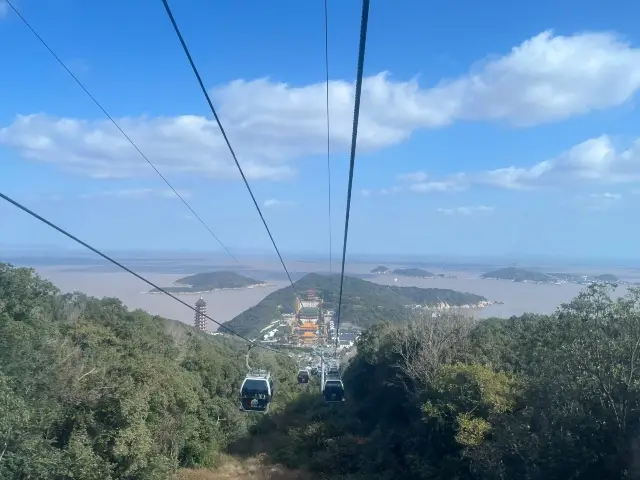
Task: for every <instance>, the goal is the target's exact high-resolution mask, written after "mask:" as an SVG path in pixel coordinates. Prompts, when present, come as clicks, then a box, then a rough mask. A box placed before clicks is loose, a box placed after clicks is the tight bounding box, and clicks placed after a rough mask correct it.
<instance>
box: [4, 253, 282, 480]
mask: <svg viewBox="0 0 640 480" xmlns="http://www.w3.org/2000/svg"><path fill="white" fill-rule="evenodd" d="M245 352H246V349H245V348H244V345H243V343H241V342H236V341H233V340H229V339H224V338H222V337H213V336H210V335H206V334H199V333H196V332H195V331H193V330H192V329H191V328H190V327H188V326H185V325H183V324H180V323H178V322H173V321H170V320H166V319H164V318H161V317H154V316H150V315H148V314H147V313H145V312H142V311H139V310H137V311H128V310H127V309H126V308H125V307H124V306H123V305H122V303H121V302H120V301H119V300H117V299H103V300H98V299H95V298H89V297H87V296H85V295H82V294H77V295H61V294H60V293H59V292H58V291H57V289H56V288H55V287H54V286H53V285H52V284H51V283H49V282H47V281H45V280H42V279H40V278H38V277H37V276H36V275H35V274H34V273H33V271H31V270H28V269H21V268H13V267H10V266H8V265H6V264H0V478H2V479H37V480H39V479H42V480H58V479H59V480H62V479H65V480H66V479H77V480H93V479H95V480H108V479H137V480H143V479H165V478H169V476H170V474H171V473H172V472H173V471H174V470H175V469H176V468H177V467H179V466H184V467H196V466H200V467H206V466H214V465H215V463H216V461H217V455H218V453H219V452H221V451H223V450H224V449H225V447H226V445H227V444H228V443H229V442H232V441H234V440H236V439H237V438H238V437H239V436H242V435H243V434H244V433H246V432H247V428H248V427H249V426H250V424H251V422H252V421H255V416H249V415H246V414H243V413H240V412H239V411H238V400H237V399H238V390H239V387H240V383H241V381H242V378H243V377H244V375H245V373H246V371H245V366H244V354H245ZM256 354H258V353H257V352H256ZM253 355H254V353H253V352H252V356H253ZM255 362H256V363H257V364H259V365H261V366H265V367H268V368H270V369H271V371H272V372H274V374H275V377H276V382H277V384H278V387H279V396H278V397H277V399H276V401H275V402H274V404H273V408H274V409H275V410H276V411H277V409H278V408H280V407H282V405H283V404H284V403H286V402H287V401H288V400H289V399H290V398H289V395H290V394H291V393H292V392H293V389H292V388H291V387H292V382H293V381H295V365H293V364H292V363H290V360H289V358H288V357H287V356H284V355H278V356H277V357H276V358H274V357H273V355H271V354H261V355H260V357H259V358H256V359H255Z"/></svg>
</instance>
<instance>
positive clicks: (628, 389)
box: [243, 285, 640, 480]
mask: <svg viewBox="0 0 640 480" xmlns="http://www.w3.org/2000/svg"><path fill="white" fill-rule="evenodd" d="M611 290H612V287H609V286H605V285H592V286H590V287H588V288H587V289H585V291H583V292H582V293H581V294H580V295H578V296H577V297H576V298H575V299H574V300H573V301H572V302H571V303H569V304H567V305H563V306H562V307H561V308H560V309H559V310H558V311H557V313H556V314H554V315H549V316H545V315H524V316H522V317H513V318H510V319H491V320H488V321H483V322H481V323H479V324H476V323H474V322H473V321H470V320H469V319H466V318H464V317H462V316H452V315H445V316H441V317H436V318H432V317H431V316H427V317H423V318H418V319H416V321H415V322H413V323H411V324H410V325H397V324H395V325H394V324H390V323H386V324H379V325H376V326H375V327H373V328H371V329H369V330H368V331H367V332H365V333H364V334H363V336H362V337H361V339H360V340H359V343H358V353H357V355H356V356H355V358H354V359H353V360H352V361H351V363H350V365H349V367H348V368H347V370H346V372H345V375H344V379H345V384H346V387H347V395H348V396H347V403H346V404H345V405H343V406H339V407H330V406H327V405H324V404H323V403H322V401H321V400H318V399H317V397H315V396H309V397H307V398H301V399H299V400H298V401H296V402H292V403H291V404H289V405H288V406H287V409H286V411H285V412H283V414H281V415H279V416H276V417H275V418H269V419H265V420H264V421H263V424H264V425H263V427H262V430H260V429H259V427H260V426H257V427H254V428H253V431H254V435H255V434H258V432H267V431H270V433H268V435H269V436H270V439H272V440H270V441H269V442H263V444H268V445H270V446H271V450H270V455H271V457H272V458H273V460H274V461H279V462H285V463H287V464H289V465H291V466H301V465H303V466H306V467H307V468H309V469H311V470H313V471H315V472H322V473H323V474H326V475H329V478H334V479H337V478H344V479H347V478H353V479H355V478H362V479H368V478H371V479H377V480H386V479H388V480H393V479H404V478H407V479H409V478H411V479H425V480H426V479H452V478H455V479H468V480H472V479H474V480H475V479H478V480H480V479H490V480H494V479H521V480H525V479H527V480H534V479H535V480H538V479H576V480H577V479H605V478H606V479H619V478H629V479H631V478H640V467H639V464H638V461H637V457H638V430H639V428H640V370H638V367H637V363H638V355H639V354H640V349H639V346H640V289H631V290H630V291H629V293H628V294H627V296H626V297H624V298H619V299H616V300H613V299H612V298H611V293H612V292H611ZM274 428H275V432H274V431H273V429H274ZM264 434H265V433H263V435H264ZM243 445H246V444H243Z"/></svg>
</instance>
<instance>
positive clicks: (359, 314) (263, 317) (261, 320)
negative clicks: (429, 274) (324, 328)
mask: <svg viewBox="0 0 640 480" xmlns="http://www.w3.org/2000/svg"><path fill="white" fill-rule="evenodd" d="M295 286H296V290H297V291H298V293H301V292H305V291H306V290H308V289H315V290H316V291H317V292H318V293H319V294H320V295H321V296H322V298H323V300H324V306H325V308H333V309H335V308H336V307H337V302H338V296H339V292H340V275H332V276H328V275H319V274H316V273H310V274H309V275H305V276H304V277H303V278H301V279H300V280H298V281H297V282H295ZM485 300H486V298H484V297H482V296H480V295H474V294H471V293H463V292H458V291H455V290H447V289H441V288H417V287H395V286H386V285H379V284H377V283H373V282H367V281H366V280H361V279H359V278H354V277H345V279H344V291H343V299H342V321H343V322H345V323H352V324H355V325H359V326H362V327H369V326H371V325H374V324H376V323H377V322H379V321H391V322H401V321H403V320H406V318H407V314H408V309H407V308H406V306H408V305H414V304H418V305H435V304H438V303H440V302H444V303H447V304H449V305H456V306H459V305H472V304H477V303H478V302H482V301H485ZM294 305H295V294H294V291H293V289H292V288H291V286H288V287H285V288H282V289H280V290H277V291H275V292H273V293H272V294H270V295H268V296H267V297H266V298H265V299H264V300H262V301H261V302H260V303H258V304H257V305H255V306H254V307H252V308H250V309H248V310H246V311H245V312H243V313H241V314H240V315H238V316H237V317H235V318H233V319H232V320H230V321H229V322H226V323H225V325H227V326H228V327H230V328H232V329H233V330H235V331H236V332H238V333H240V334H242V335H248V336H250V337H252V338H253V337H254V336H255V335H257V333H258V332H259V331H260V330H261V329H262V328H264V327H265V326H267V325H268V324H269V323H271V322H272V321H273V319H274V318H278V317H279V316H280V315H281V314H282V313H292V312H293V310H294Z"/></svg>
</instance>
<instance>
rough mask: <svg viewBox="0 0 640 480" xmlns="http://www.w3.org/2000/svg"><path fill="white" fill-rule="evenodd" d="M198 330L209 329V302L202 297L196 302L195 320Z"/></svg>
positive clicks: (204, 330)
mask: <svg viewBox="0 0 640 480" xmlns="http://www.w3.org/2000/svg"><path fill="white" fill-rule="evenodd" d="M194 326H195V327H196V330H198V331H200V332H206V331H207V302H205V301H204V300H203V299H202V297H200V300H198V301H197V302H196V316H195V321H194Z"/></svg>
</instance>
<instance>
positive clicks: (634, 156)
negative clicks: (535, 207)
mask: <svg viewBox="0 0 640 480" xmlns="http://www.w3.org/2000/svg"><path fill="white" fill-rule="evenodd" d="M477 180H478V181H480V182H483V183H488V184H491V185H494V186H498V187H503V188H510V189H520V188H530V187H533V186H535V185H541V184H544V185H553V184H558V183H563V184H566V183H567V182H572V181H573V182H587V183H600V184H616V183H628V182H636V181H639V180H640V139H637V140H635V141H634V142H633V143H632V144H631V145H630V146H629V147H628V148H626V149H623V150H619V149H617V148H616V146H615V145H614V142H613V140H612V139H611V138H610V137H609V136H608V135H602V136H600V137H597V138H592V139H589V140H587V141H585V142H582V143H580V144H578V145H575V146H574V147H572V148H571V149H569V150H567V151H566V152H564V153H562V154H560V155H559V156H557V157H556V158H553V159H550V160H545V161H542V162H540V163H537V164H536V165H534V166H532V167H530V168H520V167H509V168H503V169H499V170H493V171H490V172H486V173H485V174H483V175H482V174H481V175H479V176H478V179H477Z"/></svg>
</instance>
